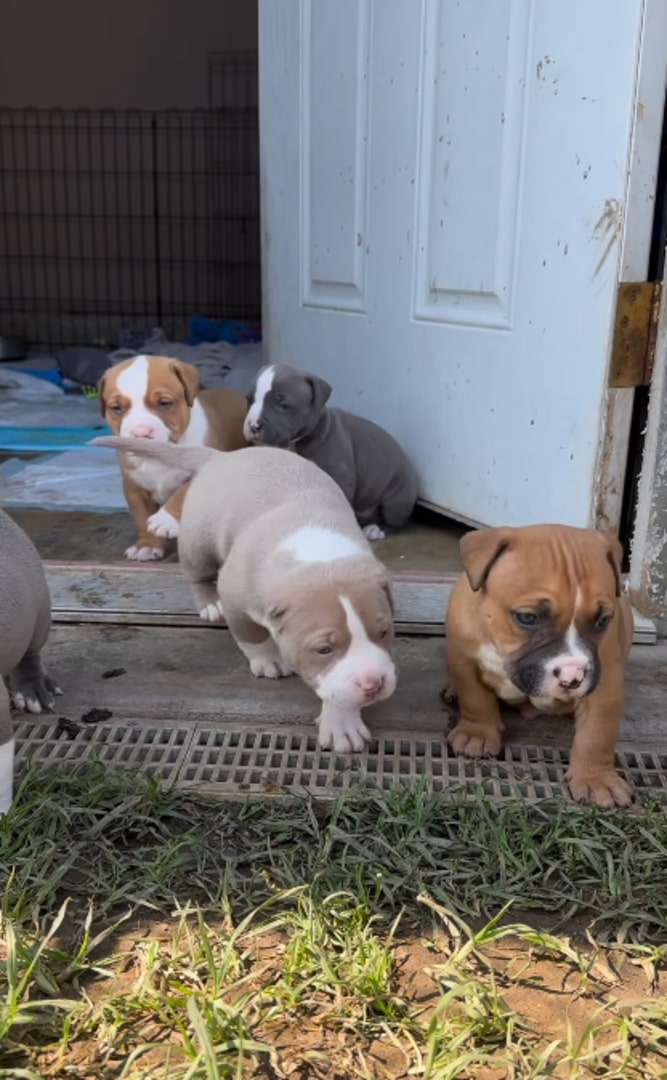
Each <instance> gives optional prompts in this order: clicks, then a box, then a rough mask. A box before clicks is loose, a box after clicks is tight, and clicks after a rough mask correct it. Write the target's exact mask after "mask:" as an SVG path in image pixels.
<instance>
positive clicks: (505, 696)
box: [477, 645, 526, 705]
mask: <svg viewBox="0 0 667 1080" xmlns="http://www.w3.org/2000/svg"><path fill="white" fill-rule="evenodd" d="M477 661H478V663H479V667H480V670H481V672H482V675H483V676H484V677H485V681H486V682H487V685H488V686H490V687H491V689H492V690H493V691H494V693H496V694H497V695H498V697H499V698H502V700H503V701H506V702H507V703H508V705H509V704H512V702H516V701H525V700H526V695H525V694H524V693H523V691H522V690H519V688H518V687H516V686H515V685H514V683H513V682H511V681H510V679H509V678H508V677H507V673H506V671H505V664H504V662H503V659H502V657H501V655H500V653H499V652H498V650H497V649H496V647H495V646H494V645H482V647H481V649H480V650H479V653H478V656H477Z"/></svg>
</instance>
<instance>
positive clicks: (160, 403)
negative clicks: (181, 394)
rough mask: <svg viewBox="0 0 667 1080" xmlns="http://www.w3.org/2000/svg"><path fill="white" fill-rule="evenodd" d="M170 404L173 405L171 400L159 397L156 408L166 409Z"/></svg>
mask: <svg viewBox="0 0 667 1080" xmlns="http://www.w3.org/2000/svg"><path fill="white" fill-rule="evenodd" d="M171 405H173V401H169V400H168V398H160V400H159V401H158V408H160V409H168V408H169V407H170V406H171Z"/></svg>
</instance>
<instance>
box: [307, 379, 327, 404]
mask: <svg viewBox="0 0 667 1080" xmlns="http://www.w3.org/2000/svg"><path fill="white" fill-rule="evenodd" d="M306 382H307V383H308V385H309V386H310V392H311V395H312V402H313V407H314V408H315V409H317V411H318V412H320V411H321V410H322V409H323V408H324V406H325V405H326V403H327V401H328V400H329V398H330V396H331V387H330V386H329V383H328V382H325V380H324V379H320V377H319V375H307V376H306Z"/></svg>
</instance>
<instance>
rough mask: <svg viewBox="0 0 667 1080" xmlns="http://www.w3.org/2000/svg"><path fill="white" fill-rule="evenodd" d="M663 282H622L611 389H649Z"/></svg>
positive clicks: (610, 375) (614, 341) (613, 353)
mask: <svg viewBox="0 0 667 1080" xmlns="http://www.w3.org/2000/svg"><path fill="white" fill-rule="evenodd" d="M661 294H662V283H661V282H660V281H622V282H621V284H620V285H619V287H618V298H617V300H616V321H615V324H614V340H613V344H612V350H611V368H610V371H609V385H610V386H648V385H649V383H650V382H651V375H652V374H653V363H654V361H655V339H656V333H657V329H658V314H659V311H660V296H661Z"/></svg>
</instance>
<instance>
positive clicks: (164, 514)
mask: <svg viewBox="0 0 667 1080" xmlns="http://www.w3.org/2000/svg"><path fill="white" fill-rule="evenodd" d="M146 527H147V528H148V531H149V532H150V533H152V534H153V536H161V537H162V538H163V539H165V540H175V539H176V537H177V536H178V522H177V520H176V518H175V517H174V516H173V514H170V513H169V511H168V510H165V508H164V506H163V507H162V508H161V509H160V510H156V512H155V513H154V514H151V516H150V517H149V519H148V521H147V522H146Z"/></svg>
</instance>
